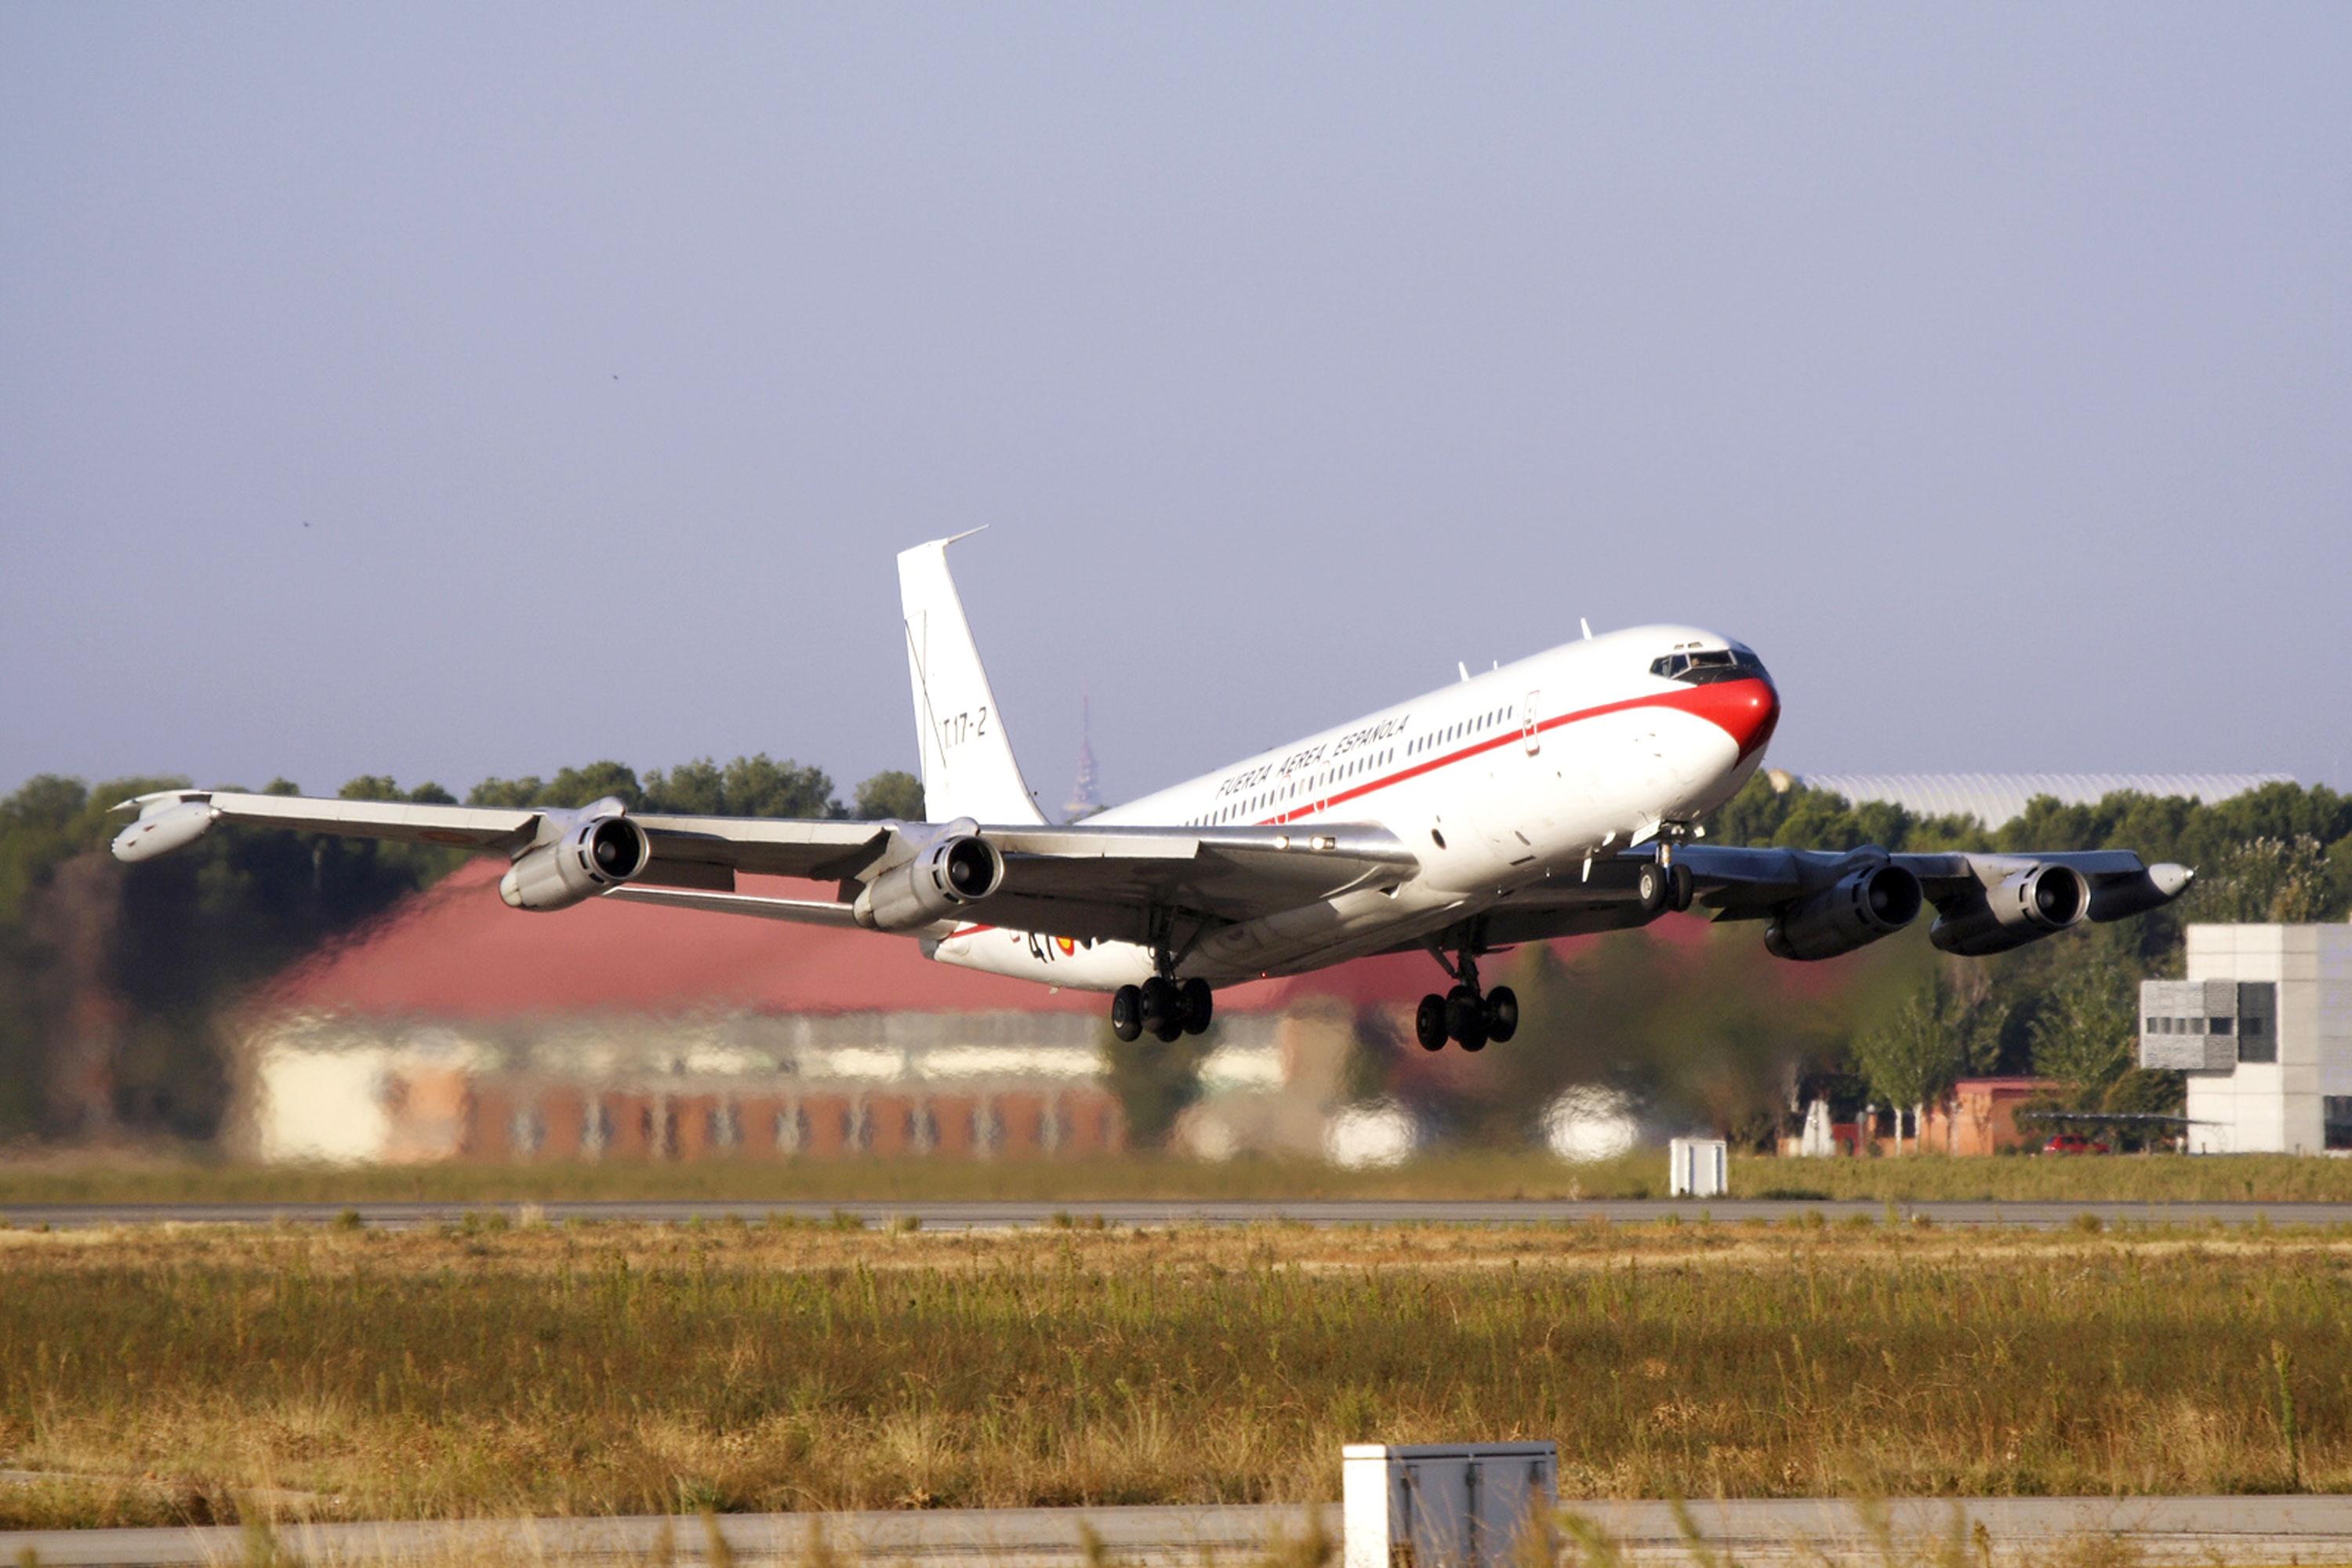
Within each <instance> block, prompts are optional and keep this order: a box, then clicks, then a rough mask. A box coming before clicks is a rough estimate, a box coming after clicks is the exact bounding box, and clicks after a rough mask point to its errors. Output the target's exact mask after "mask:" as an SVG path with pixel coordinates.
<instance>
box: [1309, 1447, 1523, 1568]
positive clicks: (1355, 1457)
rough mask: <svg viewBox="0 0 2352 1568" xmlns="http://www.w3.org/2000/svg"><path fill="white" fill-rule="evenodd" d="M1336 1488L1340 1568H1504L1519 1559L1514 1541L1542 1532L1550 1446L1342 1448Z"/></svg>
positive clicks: (1516, 1544)
mask: <svg viewBox="0 0 2352 1568" xmlns="http://www.w3.org/2000/svg"><path fill="white" fill-rule="evenodd" d="M1339 1485H1340V1497H1341V1499H1342V1501H1341V1505H1340V1512H1341V1515H1342V1518H1343V1519H1344V1521H1345V1527H1346V1530H1347V1541H1346V1544H1345V1548H1344V1552H1345V1568H1507V1564H1510V1563H1515V1562H1519V1561H1524V1560H1525V1559H1524V1558H1522V1557H1521V1556H1519V1555H1518V1554H1517V1548H1518V1547H1519V1546H1520V1544H1521V1542H1522V1541H1523V1540H1525V1539H1526V1538H1527V1537H1528V1535H1529V1534H1530V1533H1531V1532H1534V1531H1549V1526H1550V1521H1551V1512H1552V1510H1553V1509H1554V1508H1556V1507H1557V1506H1558V1505H1559V1447H1558V1446H1557V1445H1555V1444H1551V1443H1424V1444H1414V1445H1411V1446H1402V1447H1401V1446H1397V1445H1392V1444H1385V1443H1350V1444H1349V1445H1347V1447H1343V1448H1342V1449H1340V1450H1339ZM1539 1539H1545V1540H1548V1536H1546V1537H1540V1538H1539ZM1540 1555H1541V1556H1542V1557H1543V1558H1544V1559H1545V1560H1546V1561H1549V1558H1550V1555H1551V1554H1550V1552H1549V1548H1547V1549H1546V1550H1545V1551H1544V1552H1542V1553H1541V1554H1540Z"/></svg>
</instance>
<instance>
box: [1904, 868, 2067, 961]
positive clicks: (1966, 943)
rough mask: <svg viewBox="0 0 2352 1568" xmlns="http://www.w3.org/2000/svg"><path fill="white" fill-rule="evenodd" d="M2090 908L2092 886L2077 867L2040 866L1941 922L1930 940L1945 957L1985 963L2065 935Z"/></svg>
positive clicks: (2017, 874) (2003, 883)
mask: <svg viewBox="0 0 2352 1568" xmlns="http://www.w3.org/2000/svg"><path fill="white" fill-rule="evenodd" d="M2090 907H2091V884H2090V882H2089V880H2088V879H2086V878H2084V875H2083V873H2081V872H2080V871H2077V870H2075V869H2074V868H2073V867H2072V866H2036V867H2034V868H2032V869H2031V870H2027V871H2016V872H2012V873H2011V874H2010V875H2009V876H2007V877H2005V878H2003V879H2001V880H2000V883H1998V884H1997V885H1996V886H1993V887H1990V888H1988V889H1985V890H1984V892H1983V893H1982V894H1981V895H1980V896H1979V898H1978V899H1976V900H1974V901H1972V902H1971V903H1969V904H1968V905H1967V906H1965V907H1963V908H1961V909H1959V910H1956V911H1951V912H1948V913H1946V914H1944V915H1943V916H1941V917H1940V918H1938V919H1937V921H1936V923H1935V924H1934V925H1933V926H1931V927H1930V928H1928V931H1927V940H1928V941H1929V942H1934V943H1935V944H1936V945H1937V947H1939V948H1942V949H1943V950H1944V951H1945V952H1953V953H1958V954H1959V955H1960V956H1961V957H1963V958H1982V957H1984V956H1986V955H1987V954H1989V953H1995V952H2008V951H2009V950H2010V949H2011V948H2012V947H2023V946H2024V945H2025V944H2026V943H2027V942H2038V941H2040V940H2041V939H2042V938H2043V937H2045V936H2048V935H2049V934H2050V933H2051V932H2053V931H2064V930H2065V929H2066V928H2067V927H2068V926H2071V925H2073V924H2074V923H2075V922H2076V921H2080V920H2081V919H2082V918H2083V916H2084V913H2086V912H2087V911H2088V910H2089V909H2090Z"/></svg>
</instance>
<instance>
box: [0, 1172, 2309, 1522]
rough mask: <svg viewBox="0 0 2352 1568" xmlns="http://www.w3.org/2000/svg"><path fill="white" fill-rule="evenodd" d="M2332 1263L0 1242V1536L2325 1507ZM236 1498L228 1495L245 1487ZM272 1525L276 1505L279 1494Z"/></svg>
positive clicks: (158, 1231) (1694, 1229) (2305, 1245)
mask: <svg viewBox="0 0 2352 1568" xmlns="http://www.w3.org/2000/svg"><path fill="white" fill-rule="evenodd" d="M2347 1286H2352V1234H2347V1233H2343V1232H2317V1231H2313V1232H2295V1231H2285V1230H2282V1231H2271V1230H2267V1229H2263V1230H2256V1231H2252V1232H2244V1231H2233V1232H2222V1231H2219V1230H2188V1229H2181V1230H2167V1229H2165V1228H2162V1227H2145V1228H2144V1227H2137V1226H2135V1227H2133V1228H2132V1229H2131V1230H2129V1231H2126V1232H2120V1233H2118V1232H2112V1231H2109V1232H2092V1231H2088V1230H2084V1231H2069V1232H2064V1233H2061V1234H2057V1235H2039V1236H2035V1235H2011V1234H1999V1235H1990V1236H1988V1235H1979V1234H1974V1233H1963V1232H1958V1231H1944V1230H1937V1229H1933V1228H1926V1227H1915V1226H1899V1227H1898V1226H1886V1225H1881V1224H1875V1223H1859V1224H1851V1225H1835V1226H1822V1225H1818V1224H1812V1225H1786V1226H1728V1225H1674V1226H1664V1225H1662V1226H1641V1227H1637V1228H1632V1229H1626V1228H1612V1227H1609V1226H1559V1227H1532V1226H1530V1227H1507V1228H1477V1229H1463V1228H1456V1227H1429V1228H1417V1227H1404V1228H1393V1227H1392V1228H1372V1227H1364V1228H1349V1229H1342V1230H1337V1231H1318V1230H1310V1229H1307V1228H1305V1227H1297V1226H1270V1227H1261V1228H1255V1229H1244V1230H1235V1231H1210V1230H1179V1231H1160V1232H1151V1233H1149V1234H1147V1233H1140V1232H1130V1231H1120V1230H1115V1229H1114V1230H1086V1229H1079V1230H1058V1231H1042V1232H1024V1233H1009V1234H1008V1233H997V1234H986V1235H969V1234H966V1235H953V1236H950V1235H946V1234H936V1235H933V1234H925V1233H922V1232H919V1231H898V1232H862V1231H848V1230H835V1229H833V1228H831V1227H828V1226H808V1225H803V1226H739V1225H711V1226H667V1227H664V1226H509V1225H507V1224H506V1223H505V1222H503V1221H500V1220H494V1219H493V1220H477V1221H474V1222H472V1223H469V1224H467V1225H465V1226H452V1227H448V1228H446V1229H445V1230H439V1231H426V1232H417V1233H407V1234H387V1233H383V1232H373V1231H347V1230H341V1229H337V1228H331V1227H282V1228H277V1229H260V1230H228V1229H217V1230H186V1229H171V1228H164V1227H141V1228H133V1229H126V1230H119V1231H105V1230H89V1231H60V1232H56V1233H34V1232H31V1231H26V1230H16V1231H8V1232H5V1233H0V1468H6V1469H14V1470H19V1471H37V1472H47V1473H49V1474H51V1475H54V1476H55V1477H57V1479H54V1480H46V1481H41V1482H37V1483H35V1484H31V1485H13V1486H9V1487H7V1488H5V1489H0V1525H9V1526H29V1525H75V1524H101V1523H138V1522H159V1521H170V1520H177V1519H191V1518H193V1519H223V1518H233V1517H236V1516H238V1515H239V1514H240V1512H243V1511H246V1510H251V1509H253V1508H254V1507H256V1506H257V1504H256V1497H257V1494H258V1493H260V1492H262V1491H264V1490H266V1489H274V1490H276V1491H278V1492H280V1493H299V1494H306V1496H305V1497H303V1498H300V1499H295V1500H290V1502H291V1506H295V1507H297V1508H299V1509H301V1510H307V1511H311V1512H316V1513H319V1514H320V1515H323V1516H329V1517H352V1518H367V1517H379V1516H434V1515H457V1514H478V1513H512V1512H605V1511H613V1512H635V1511H644V1510H659V1509H667V1508H680V1507H684V1508H689V1509H690V1508H694V1507H697V1506H706V1505H707V1506H710V1507H715V1508H718V1509H720V1510H738V1509H812V1508H822V1507H859V1508H865V1507H893V1506H900V1507H920V1506H925V1505H1015V1504H1057V1503H1087V1502H1091V1503H1118V1502H1151V1501H1187V1500H1191V1501H1216V1500H1232V1501H1247V1500H1308V1499H1328V1498H1332V1497H1336V1496H1337V1495H1338V1487H1339V1446H1340V1444H1342V1443H1343V1442H1347V1441H1351V1440H1362V1439H1366V1438H1378V1439H1384V1440H1391V1441H1414V1440H1435V1439H1456V1440H1458V1439H1462V1438H1465V1437H1495V1438H1501V1437H1517V1436H1540V1437H1549V1438H1554V1439H1556V1440H1557V1441H1558V1442H1559V1445H1560V1450H1561V1458H1562V1481H1563V1487H1564V1489H1565V1490H1566V1491H1567V1492H1568V1493H1569V1494H1570V1495H1586V1496H1595V1495H1600V1496H1660V1495H1675V1494H1682V1495H1696V1496H1709V1495H1717V1494H1721V1495H1727V1496H1755V1495H1820V1494H1843V1495H1863V1496H1868V1495H1895V1494H1906V1493H1936V1492H1947V1493H1975V1492H1990V1493H2007V1492H2024V1493H2053V1492H2095V1493H2105V1492H2122V1493H2141V1492H2183V1491H2219V1492H2228V1491H2252V1490H2265V1489H2293V1488H2295V1487H2308V1488H2311V1489H2336V1488H2342V1487H2346V1486H2352V1312H2348V1311H2347V1308H2352V1289H2347ZM264 1501H265V1502H266V1501H267V1500H264ZM287 1503H289V1500H287V1499H284V1498H280V1499H278V1505H285V1504H287Z"/></svg>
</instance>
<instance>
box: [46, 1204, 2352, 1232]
mask: <svg viewBox="0 0 2352 1568" xmlns="http://www.w3.org/2000/svg"><path fill="white" fill-rule="evenodd" d="M346 1210H351V1211H355V1212H357V1214H358V1215H359V1216H360V1219H361V1220H362V1223H364V1224H367V1225H371V1226H383V1228H386V1229H391V1230H399V1229H405V1228H409V1227H413V1226H430V1225H446V1224H450V1223H453V1222H456V1221H458V1220H461V1219H463V1218H464V1217H465V1216H466V1215H468V1214H491V1213H499V1214H504V1215H508V1216H509V1217H510V1218H511V1217H514V1216H516V1215H520V1214H521V1213H523V1212H524V1211H525V1210H528V1211H529V1212H530V1213H532V1214H534V1215H540V1216H543V1217H544V1218H546V1219H548V1220H551V1221H558V1222H560V1221H563V1220H571V1219H579V1220H628V1221H635V1222H640V1223H655V1224H667V1225H680V1224H684V1223H686V1222H688V1221H689V1220H695V1219H702V1220H710V1221H718V1220H722V1219H728V1218H730V1217H732V1218H742V1219H751V1220H756V1219H763V1218H767V1217H769V1216H772V1215H791V1216H796V1217H799V1218H802V1219H809V1220H818V1221H824V1220H829V1219H833V1218H835V1217H837V1216H851V1217H855V1218H856V1219H857V1220H858V1221H860V1222H862V1223H864V1224H866V1225H870V1226H887V1225H889V1224H891V1223H893V1222H894V1221H903V1220H905V1219H907V1218H909V1217H911V1218H913V1219H914V1220H916V1221H917V1222H919V1224H920V1225H921V1226H923V1228H925V1229H927V1230H1002V1229H1011V1228H1018V1227H1023V1226H1051V1225H1056V1224H1067V1223H1070V1222H1071V1221H1073V1220H1076V1221H1077V1222H1080V1223H1086V1224H1091V1223H1093V1222H1094V1221H1096V1220H1097V1219H1099V1220H1100V1221H1102V1222H1103V1223H1104V1224H1106V1225H1115V1226H1170V1225H1213V1226H1239V1225H1265V1224H1271V1223H1274V1222H1276V1221H1289V1222H1292V1223H1295V1224H1304V1225H1317V1226H1339V1225H1403V1224H1425V1225H1540V1224H1566V1223H1573V1222H1575V1221H1580V1220H1604V1219H1605V1220H1608V1221H1610V1222H1612V1224H1619V1225H1638V1224H1641V1223H1643V1221H1654V1220H1662V1219H1666V1218H1669V1217H1674V1218H1679V1219H1681V1220H1683V1221H1685V1223H1688V1222H1694V1221H1697V1220H1701V1219H1715V1220H1722V1221H1738V1220H1753V1219H1775V1220H1790V1219H1799V1218H1801V1217H1803V1216H1804V1215H1813V1214H1817V1215H1822V1217H1823V1218H1824V1219H1828V1220H1831V1221H1836V1220H1841V1219H1848V1218H1855V1217H1860V1218H1864V1219H1871V1220H1881V1219H1885V1218H1886V1217H1887V1216H1888V1215H1890V1214H1892V1215H1895V1216H1896V1217H1897V1218H1899V1219H1909V1218H1911V1217H1912V1216H1914V1215H1918V1216H1923V1217H1925V1218H1927V1219H1931V1220H1933V1221H1934V1222H1935V1223H1936V1224H1937V1225H1951V1226H2023V1227H2027V1228H2039V1229H2045V1230H2046V1229H2051V1228H2053V1227H2057V1226H2069V1225H2073V1224H2074V1223H2075V1222H2076V1221H2077V1220H2078V1219H2079V1218H2081V1216H2083V1215H2095V1216H2096V1217H2097V1218H2098V1219H2100V1220H2102V1221H2103V1222H2105V1223H2106V1224H2108V1225H2203V1224H2205V1223H2207V1222H2209V1221H2219V1222H2220V1223H2221V1224H2223V1225H2252V1224H2254V1223H2256V1222H2258V1221H2263V1220H2268V1221H2269V1222H2271V1223H2272V1224H2273V1225H2352V1203H2305V1204H2294V1203H2288V1204H2202V1203H2183V1204H2142V1203H1981V1202H1963V1203H1896V1204H1887V1203H1885V1202H1883V1201H1879V1200H1875V1199H1858V1200H1848V1201H1843V1202H1831V1201H1828V1200H1826V1199H1822V1200H1815V1199H1756V1198H1748V1199H1737V1200H1735V1199H1712V1200H1709V1201H1707V1202H1704V1203H1694V1202H1683V1201H1677V1202H1664V1201H1660V1200H1651V1199H1634V1198H1604V1199H1588V1200H1583V1201H1577V1202H1570V1201H1569V1200H1566V1199H1503V1200H1495V1201H1484V1200H1482V1201H1470V1202H1454V1201H1427V1202H1395V1201H1388V1200H1367V1199H1297V1200H1290V1199H1267V1200H1255V1201H1231V1202H1172V1203H1158V1202H1150V1203H1125V1202H1118V1203H1059V1204H1038V1203H895V1204H894V1203H761V1202H757V1201H753V1202H741V1203H720V1202H695V1203H669V1202H663V1201H659V1200H647V1201H644V1202H611V1203H545V1204H529V1205H525V1204H518V1203H512V1202H507V1203H473V1204H460V1203H360V1204H271V1203H254V1204H11V1205H0V1221H5V1222H6V1223H7V1224H10V1225H16V1226H35V1225H48V1226H89V1225H156V1224H184V1225H274V1224H278V1223H279V1222H281V1221H285V1222H291V1223H295V1224H307V1225H324V1224H327V1223H329V1222H331V1221H332V1220H334V1219H335V1218H336V1217H337V1216H338V1215H341V1214H343V1213H344V1212H345V1211H346Z"/></svg>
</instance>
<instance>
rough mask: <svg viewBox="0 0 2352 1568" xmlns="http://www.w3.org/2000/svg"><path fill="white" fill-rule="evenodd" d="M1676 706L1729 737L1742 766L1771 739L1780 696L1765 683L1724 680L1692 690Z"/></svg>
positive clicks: (1770, 685)
mask: <svg viewBox="0 0 2352 1568" xmlns="http://www.w3.org/2000/svg"><path fill="white" fill-rule="evenodd" d="M1676 706H1677V707H1680V708H1683V709H1684V710H1686V711H1688V712H1691V713H1695V714H1696V715H1697V716H1698V717H1699V718H1702V719H1704V720H1706V721H1707V722H1708V723H1710V724H1713V725H1715V726H1716V727H1717V729H1719V730H1721V731H1723V732H1724V733H1725V734H1727V735H1728V736H1730V737H1731V741H1732V744H1734V745H1736V746H1738V748H1739V760H1740V761H1741V762H1743V763H1744V762H1746V761H1747V760H1748V758H1749V757H1751V756H1754V755H1755V754H1756V753H1757V752H1760V751H1762V750H1763V749H1764V745H1765V742H1768V741H1769V740H1771V738H1772V727H1773V726H1774V725H1776V724H1778V723H1779V722H1780V693H1779V692H1777V691H1775V690H1773V689H1772V683H1771V682H1770V681H1769V680H1761V679H1748V680H1724V681H1717V683H1715V684H1714V685H1712V686H1696V687H1693V688H1692V689H1691V693H1690V696H1689V697H1688V698H1686V699H1685V700H1683V701H1681V702H1679V703H1677V704H1676Z"/></svg>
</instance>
